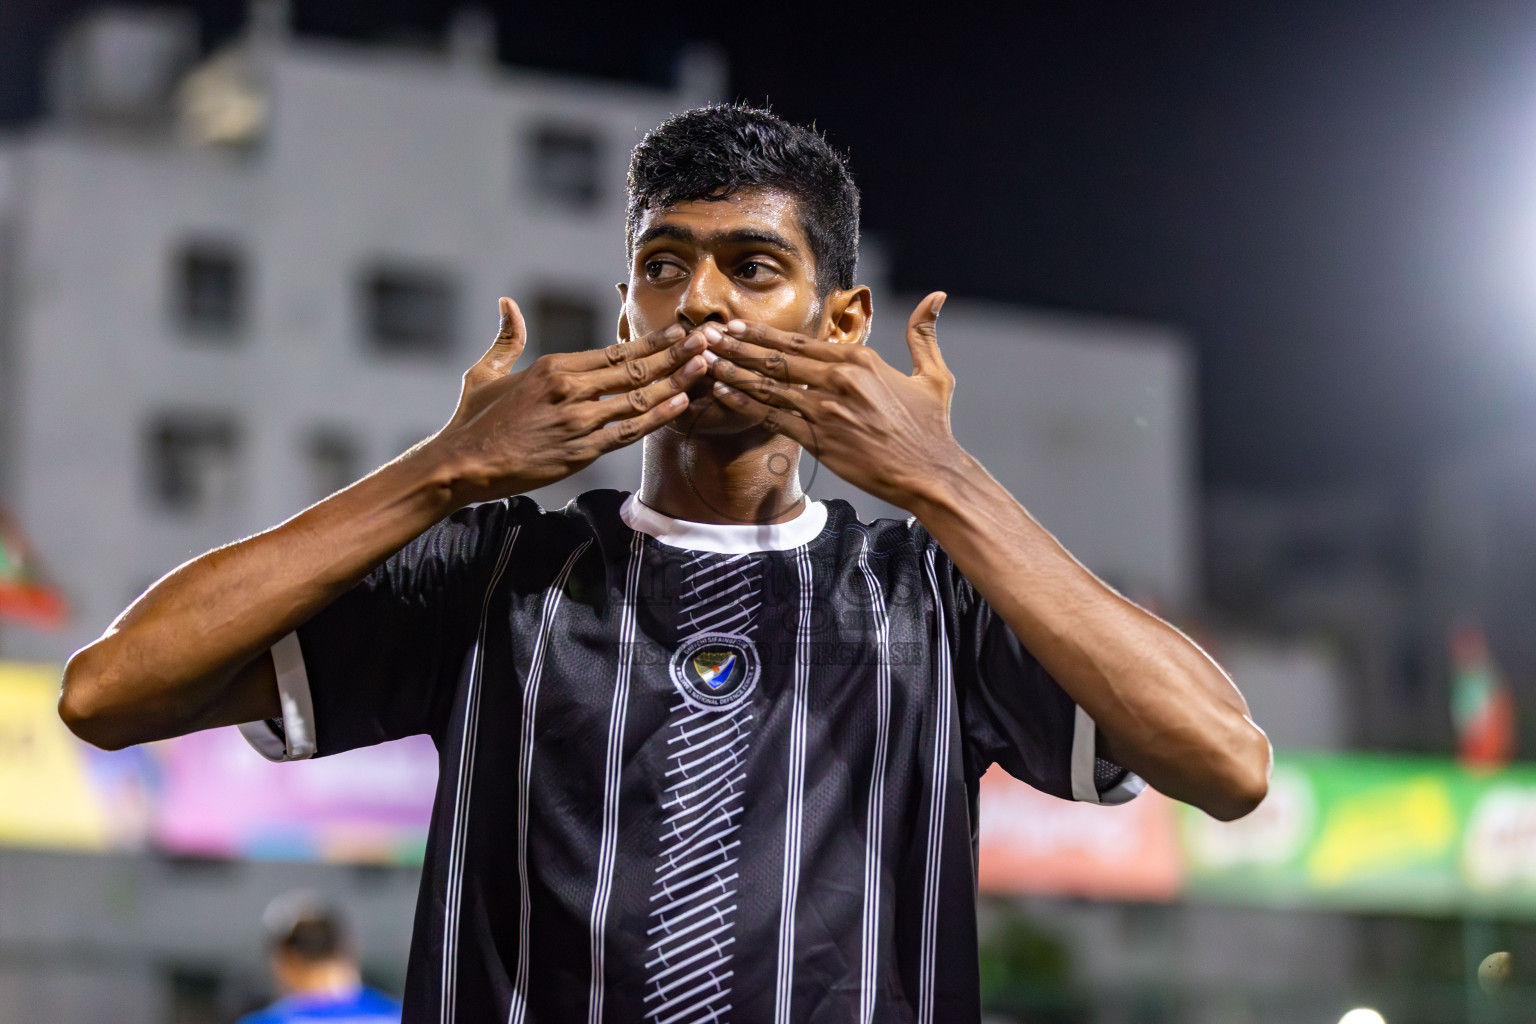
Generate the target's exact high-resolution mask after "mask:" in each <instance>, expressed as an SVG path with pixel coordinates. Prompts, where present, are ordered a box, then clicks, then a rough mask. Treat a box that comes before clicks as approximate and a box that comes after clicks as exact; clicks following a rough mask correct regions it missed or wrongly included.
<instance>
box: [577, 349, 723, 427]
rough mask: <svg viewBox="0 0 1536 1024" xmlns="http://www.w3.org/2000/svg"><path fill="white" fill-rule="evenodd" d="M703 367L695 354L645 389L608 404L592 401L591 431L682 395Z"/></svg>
mask: <svg viewBox="0 0 1536 1024" xmlns="http://www.w3.org/2000/svg"><path fill="white" fill-rule="evenodd" d="M706 369H707V364H706V363H705V362H704V357H703V356H701V355H696V356H694V357H693V358H692V359H690V360H688V361H687V362H686V363H684V364H683V365H682V366H680V367H678V368H677V370H676V371H675V372H674V373H672V374H671V375H670V376H668V377H664V378H662V379H661V380H658V381H652V382H651V383H649V384H647V385H646V386H645V387H642V388H636V389H635V390H633V391H631V392H629V393H628V394H626V395H625V396H624V397H623V398H615V399H613V400H612V401H608V402H594V403H592V404H593V406H594V407H595V409H594V411H593V414H592V425H593V427H594V428H596V427H599V426H601V425H603V424H605V423H611V422H613V421H614V420H620V419H624V418H625V417H633V416H637V415H639V414H641V413H644V412H648V411H649V410H651V409H654V408H655V407H656V406H658V405H661V404H663V403H665V402H666V401H667V399H669V398H671V397H673V396H674V395H679V394H682V393H683V392H684V391H687V390H688V389H689V388H690V387H692V386H693V384H694V382H695V381H697V380H698V379H699V378H701V377H703V376H704V373H705V370H706Z"/></svg>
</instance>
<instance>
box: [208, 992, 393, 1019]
mask: <svg viewBox="0 0 1536 1024" xmlns="http://www.w3.org/2000/svg"><path fill="white" fill-rule="evenodd" d="M310 1021H317V1022H318V1021H326V1022H327V1024H400V1004H399V1003H397V1002H395V1001H394V1000H393V999H391V998H389V996H386V995H385V994H384V993H382V992H380V991H378V990H377V989H371V988H368V987H367V986H364V987H363V988H360V989H358V990H357V992H355V993H353V994H352V995H348V996H342V997H337V996H289V997H288V998H287V999H279V1000H278V1001H277V1002H275V1003H273V1004H272V1005H271V1006H269V1007H267V1008H266V1009H265V1010H257V1011H256V1012H255V1013H250V1014H246V1015H245V1016H244V1017H241V1018H240V1021H239V1024H309V1022H310Z"/></svg>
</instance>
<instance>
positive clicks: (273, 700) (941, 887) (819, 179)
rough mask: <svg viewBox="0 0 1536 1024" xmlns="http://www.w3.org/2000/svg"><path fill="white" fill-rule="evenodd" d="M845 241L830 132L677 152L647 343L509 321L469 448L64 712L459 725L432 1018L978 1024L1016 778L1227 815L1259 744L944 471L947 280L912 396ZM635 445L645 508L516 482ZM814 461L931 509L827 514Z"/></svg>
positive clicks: (443, 785)
mask: <svg viewBox="0 0 1536 1024" xmlns="http://www.w3.org/2000/svg"><path fill="white" fill-rule="evenodd" d="M857 244H858V193H857V191H856V190H855V188H854V185H853V182H852V180H851V178H850V177H849V175H848V172H847V169H846V168H845V166H844V164H843V162H842V160H841V158H840V157H839V156H838V155H837V154H835V153H834V152H833V151H832V150H831V149H830V148H829V147H828V146H827V144H826V143H825V141H824V140H823V139H822V138H821V137H819V136H817V135H815V134H813V133H811V132H809V131H807V130H805V129H803V128H798V127H794V126H791V125H788V124H786V123H784V122H783V121H781V120H779V119H778V118H776V117H774V116H773V115H771V114H768V113H766V112H764V111H760V110H753V109H748V108H743V107H711V108H707V109H702V110H695V111H690V112H688V113H685V114H682V115H680V116H678V117H675V118H673V119H671V120H669V121H667V122H666V123H664V124H662V125H661V126H660V127H658V128H656V129H655V130H654V131H652V132H651V133H650V134H649V135H648V136H647V137H646V138H645V140H644V141H643V142H641V144H640V145H639V146H638V147H637V148H636V150H635V153H634V155H633V158H632V162H631V166H630V176H629V217H628V246H629V255H630V273H629V279H628V281H627V283H626V284H624V285H621V286H620V291H621V293H622V296H623V303H622V308H621V311H620V314H619V328H618V333H619V339H620V343H619V344H616V345H614V346H612V347H610V348H608V349H605V350H603V351H600V352H588V353H582V354H578V355H559V356H545V357H543V358H541V359H539V360H536V361H534V362H533V363H532V364H531V365H529V366H528V367H527V368H526V369H522V370H514V369H513V366H514V364H515V363H516V361H517V358H518V355H519V354H520V353H521V351H522V349H523V346H524V343H525V335H524V327H523V320H522V316H521V314H520V313H519V312H518V309H517V307H516V306H515V305H514V304H513V303H512V302H511V301H510V300H508V299H503V300H502V302H501V312H502V327H501V331H500V334H499V335H498V336H497V339H496V342H495V344H493V345H492V346H491V349H490V351H489V352H488V353H487V354H486V355H485V357H484V358H482V359H481V360H480V362H479V363H477V364H476V365H475V366H474V367H473V368H471V369H470V370H469V372H468V373H467V374H466V375H465V378H464V387H463V393H462V396H461V398H460V402H459V407H458V409H457V411H456V412H455V413H454V415H453V417H452V419H450V420H449V422H448V424H447V425H446V426H445V427H444V428H443V429H442V430H441V431H439V432H438V433H437V434H435V435H433V436H432V437H431V438H429V439H428V440H426V441H424V442H423V443H422V444H421V445H419V446H417V447H416V448H415V449H413V450H412V451H410V452H408V453H406V454H405V455H403V456H401V457H400V458H399V459H397V460H395V461H394V462H393V463H390V464H389V465H387V466H385V467H383V468H382V469H380V470H378V471H376V472H375V473H373V474H372V475H371V476H369V477H367V478H365V479H364V480H361V481H359V482H358V483H357V484H355V485H353V486H352V487H350V488H348V489H347V490H345V491H342V492H341V493H339V494H337V495H335V496H333V497H331V498H329V499H327V500H325V501H323V502H321V503H320V504H318V505H316V506H314V507H313V508H310V509H308V510H306V511H305V512H303V513H301V514H300V515H298V516H296V517H295V518H294V519H292V520H290V521H288V522H287V523H284V524H282V525H281V526H278V527H276V528H274V529H272V530H271V531H268V532H267V533H264V534H261V535H258V536H256V537H252V538H250V539H248V540H244V541H241V542H239V543H237V544H233V545H231V546H229V547H226V548H222V549H219V550H217V551H214V552H211V553H209V554H207V555H204V556H203V557H201V558H199V559H195V560H194V561H192V562H189V563H188V564H186V565H184V566H182V567H181V568H180V569H177V570H176V571H175V572H173V573H172V574H171V575H169V576H167V577H166V578H165V579H164V580H162V581H160V582H159V583H157V584H156V585H155V586H154V587H153V588H151V589H150V590H149V591H148V592H147V593H146V594H145V595H144V596H143V597H141V598H140V599H139V600H138V601H137V602H135V603H134V605H133V606H132V607H130V608H129V609H128V610H127V611H126V612H124V613H123V615H122V616H121V617H120V618H119V619H118V621H117V622H116V623H114V624H113V625H112V627H111V628H110V629H109V630H108V631H107V633H106V634H105V635H104V636H103V637H102V638H101V639H100V640H98V641H97V642H96V643H94V644H92V645H91V646H89V647H87V648H85V649H83V650H82V651H80V652H79V653H78V654H76V655H75V656H74V658H72V659H71V661H70V664H69V667H68V670H67V672H66V675H65V684H64V693H63V698H62V703H61V710H62V713H63V715H64V717H65V720H66V721H67V722H69V724H70V725H71V727H72V728H74V729H75V731H76V732H77V733H79V734H80V735H81V736H83V737H85V738H86V739H89V740H91V741H92V742H96V743H99V744H102V745H106V746H120V745H123V744H128V743H137V742H141V741H144V740H148V739H153V738H156V737H161V736H170V735H175V734H178V733H182V732H186V731H189V730H193V729H201V728H208V727H210V726H216V725H225V724H235V723H247V724H245V725H244V726H243V727H244V728H245V729H246V732H247V735H248V736H250V737H251V738H252V740H253V742H255V743H256V744H257V745H258V746H259V747H261V748H262V749H263V750H264V751H265V752H267V753H268V754H269V755H270V756H273V757H275V758H289V759H292V758H303V757H309V756H312V755H315V754H329V753H334V752H337V751H342V750H347V749H349V748H352V747H356V746H360V745H362V744H367V743H376V742H379V741H381V740H387V739H391V738H394V737H397V736H403V735H406V734H409V733H421V732H424V733H428V734H430V735H431V736H432V737H433V738H434V739H435V740H436V742H437V745H438V749H439V750H440V751H441V774H440V781H439V788H438V800H437V807H436V811H435V813H434V815H433V821H432V827H431V835H430V840H429V846H428V853H427V862H426V869H425V873H424V877H423V881H422V894H421V900H420V902H419V905H418V909H417V917H416V926H415V927H416V930H415V935H414V941H413V947H412V960H411V964H410V968H409V979H408V984H407V990H406V1014H405V1019H406V1020H407V1021H429V1020H430V1021H438V1022H443V1024H448V1022H453V1021H464V1022H466V1024H467V1022H471V1021H474V1022H479V1021H488V1020H503V1019H505V1020H509V1021H511V1022H514V1024H517V1022H523V1021H529V1022H531V1021H543V1022H549V1021H586V1022H588V1024H601V1022H604V1021H608V1022H631V1021H634V1022H638V1021H650V1022H657V1024H684V1022H692V1021H715V1022H723V1021H739V1022H758V1021H762V1022H773V1024H788V1022H792V1021H812V1020H815V1021H859V1022H868V1021H881V1022H887V1021H909V1020H910V1021H921V1022H923V1024H928V1022H932V1021H942V1022H952V1021H966V1020H970V1021H975V1020H977V1019H978V1017H979V1009H978V1005H977V976H976V975H977V971H976V968H977V962H976V930H975V871H974V859H973V857H974V847H973V841H974V837H975V830H976V815H975V808H976V792H977V780H978V779H979V778H980V776H981V775H982V773H983V772H984V771H985V770H986V769H987V767H988V766H989V765H991V764H992V763H994V762H997V763H1000V764H1001V765H1002V766H1003V767H1004V768H1006V769H1007V770H1008V771H1010V772H1012V773H1013V774H1015V775H1016V776H1018V777H1020V778H1022V779H1024V780H1026V781H1028V782H1030V783H1033V784H1034V785H1036V786H1038V787H1040V788H1041V789H1043V790H1045V791H1047V792H1050V793H1054V794H1056V795H1057V796H1061V797H1066V798H1074V799H1079V800H1087V801H1090V802H1098V803H1114V802H1119V801H1121V800H1123V799H1127V798H1129V797H1130V796H1131V795H1134V793H1135V792H1136V791H1138V790H1139V789H1140V788H1141V786H1142V784H1143V783H1142V782H1141V780H1142V779H1145V780H1147V782H1150V783H1151V784H1153V785H1155V786H1157V787H1158V788H1159V789H1161V790H1163V791H1164V792H1166V793H1168V794H1170V795H1172V796H1175V797H1177V798H1179V799H1182V800H1187V801H1189V802H1191V803H1193V804H1196V805H1198V806H1200V807H1203V808H1205V809H1206V810H1207V811H1209V812H1210V813H1212V814H1214V815H1216V816H1218V817H1222V818H1232V817H1236V816H1238V815H1241V814H1244V813H1246V812H1247V811H1248V810H1250V809H1251V808H1253V807H1254V806H1255V805H1256V804H1257V803H1258V801H1259V800H1260V799H1261V798H1262V796H1263V794H1264V792H1265V789H1266V786H1267V771H1268V763H1269V748H1268V744H1267V742H1266V740H1265V738H1264V736H1263V734H1262V733H1261V732H1260V731H1259V730H1258V729H1257V728H1256V727H1255V726H1254V725H1253V724H1252V722H1251V721H1249V719H1248V717H1247V712H1246V706H1245V705H1244V703H1243V700H1242V698H1241V697H1240V696H1239V695H1238V693H1237V691H1236V689H1235V688H1234V687H1233V686H1232V683H1231V681H1230V680H1229V679H1228V678H1227V677H1226V676H1225V675H1224V674H1223V673H1222V671H1221V670H1220V669H1219V668H1218V667H1217V666H1216V665H1215V664H1214V663H1213V662H1212V661H1211V660H1210V659H1209V658H1207V657H1206V656H1205V655H1204V654H1203V653H1202V652H1201V651H1200V650H1199V649H1198V648H1196V647H1195V646H1194V645H1193V644H1192V643H1190V642H1189V641H1188V640H1187V639H1186V638H1185V637H1184V636H1182V635H1181V634H1180V633H1179V632H1177V631H1176V630H1174V629H1172V628H1171V627H1169V626H1167V625H1166V624H1164V623H1162V622H1160V621H1159V620H1158V619H1156V618H1154V617H1153V616H1151V615H1149V614H1147V613H1146V612H1145V611H1143V610H1142V609H1140V608H1138V607H1136V606H1135V605H1133V604H1131V603H1130V602H1128V601H1126V600H1124V599H1123V598H1122V597H1120V596H1119V595H1118V594H1116V593H1115V592H1114V591H1112V590H1110V589H1109V588H1107V587H1106V586H1104V585H1103V584H1102V583H1100V582H1099V581H1098V580H1097V579H1095V578H1094V577H1093V576H1092V575H1091V574H1090V573H1088V572H1087V571H1086V570H1085V569H1084V568H1083V567H1082V566H1081V565H1079V564H1078V563H1077V562H1076V561H1075V560H1073V558H1072V557H1071V556H1070V555H1069V554H1068V553H1067V552H1066V551H1064V550H1063V549H1062V548H1061V547H1060V545H1058V544H1057V543H1056V541H1055V540H1054V539H1053V538H1052V537H1051V536H1050V535H1049V534H1048V533H1046V532H1045V531H1044V530H1043V529H1042V528H1041V527H1040V526H1038V525H1037V524H1036V523H1035V522H1034V520H1032V519H1031V518H1030V516H1029V514H1028V513H1027V512H1025V510H1024V509H1023V508H1022V507H1020V505H1019V504H1018V502H1016V501H1015V500H1014V499H1013V498H1012V497H1011V496H1010V495H1009V494H1008V493H1007V492H1006V491H1005V490H1004V489H1003V488H1002V487H1001V486H999V485H998V484H997V482H996V481H995V480H993V479H992V478H991V477H990V476H989V475H988V474H987V472H986V471H985V469H983V468H982V467H981V466H980V465H978V464H977V463H976V462H975V460H974V459H972V458H971V457H970V456H969V455H967V454H966V452H965V451H964V450H963V449H962V448H961V447H960V446H959V445H958V444H957V443H956V441H955V439H954V437H953V436H952V435H951V433H950V430H949V416H948V409H949V401H950V394H951V391H952V390H953V386H954V381H953V379H952V378H951V376H950V375H949V373H948V371H947V370H946V369H945V367H944V362H943V359H942V357H941V356H940V354H939V348H938V344H937V341H936V336H935V331H934V323H935V320H936V318H937V316H938V312H939V307H940V306H941V305H942V304H943V301H944V296H943V294H942V293H934V294H933V295H930V296H929V297H928V298H926V299H924V300H923V302H922V304H921V305H919V307H918V309H917V311H916V312H915V313H914V314H913V315H912V318H911V320H910V322H909V324H908V328H907V341H908V345H909V346H910V348H911V351H912V357H913V361H914V363H915V371H914V373H912V374H911V375H908V374H905V373H901V372H899V371H897V370H895V369H893V368H892V367H891V366H889V365H888V364H886V363H885V362H884V361H882V360H881V359H880V358H879V357H878V356H876V355H875V353H874V352H873V351H871V350H870V349H868V348H865V347H864V341H865V339H866V337H867V335H868V332H869V325H870V294H869V291H868V289H866V288H863V287H860V286H857V285H855V284H854V266H855V262H856V259H857ZM606 396H617V397H606ZM642 437H643V438H644V439H645V470H644V476H643V479H642V482H641V486H640V490H639V492H638V493H637V494H634V495H626V494H622V493H618V492H611V491H596V492H591V493H588V494H585V495H582V496H581V497H580V498H578V499H576V500H575V501H574V502H572V503H571V504H570V505H568V506H566V507H565V508H564V509H561V510H559V511H553V512H550V511H544V510H541V509H540V508H538V507H537V506H536V505H535V504H534V503H533V502H532V501H530V500H528V499H526V498H521V497H509V496H513V495H518V494H520V493H522V492H525V491H528V490H531V489H533V488H535V487H538V486H541V485H544V484H547V483H550V482H552V481H554V480H558V479H561V478H562V477H564V476H566V475H568V474H569V473H571V472H573V471H575V470H576V469H579V468H580V467H582V466H584V465H586V464H588V463H589V462H591V461H592V460H593V459H595V458H596V457H597V456H598V455H600V454H601V453H602V452H605V451H608V450H611V449H613V448H616V447H619V446H621V445H624V444H628V443H631V442H633V441H636V440H638V439H640V438H642ZM802 446H808V447H813V449H814V451H815V453H816V454H817V456H818V457H819V458H820V459H821V460H822V461H823V462H824V463H825V464H826V465H827V466H828V467H830V468H831V469H832V470H834V471H836V472H837V473H838V474H840V475H841V476H843V477H845V478H846V479H848V480H849V481H851V482H853V483H854V484H856V485H858V486H859V487H861V488H863V489H864V490H866V491H869V492H870V493H872V494H875V495H878V496H879V497H881V498H884V499H886V500H887V501H890V502H892V503H893V504H896V505H898V506H901V507H903V508H906V509H909V510H910V511H911V512H913V513H914V518H912V519H908V520H906V521H904V522H900V521H892V520H882V521H879V522H876V523H873V524H864V523H861V522H859V520H858V519H857V517H856V516H855V514H854V511H853V509H852V508H851V507H850V506H848V505H847V504H846V503H843V502H838V501H830V502H825V503H822V502H816V501H812V500H810V499H809V498H807V497H806V496H805V495H803V494H801V493H800V489H799V483H798V479H797V473H796V466H797V459H798V456H799V452H800V449H801V447H802ZM477 503H478V504H477ZM445 516H446V517H447V518H446V519H445V518H444V517H445ZM250 723H254V724H250ZM1122 766H1123V767H1122ZM1132 773H1134V774H1132Z"/></svg>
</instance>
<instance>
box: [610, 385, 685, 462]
mask: <svg viewBox="0 0 1536 1024" xmlns="http://www.w3.org/2000/svg"><path fill="white" fill-rule="evenodd" d="M605 404H610V405H612V404H615V403H611V402H610V403H605ZM686 408H688V396H687V395H673V396H672V397H671V398H669V399H667V400H666V401H665V402H662V403H661V404H660V405H658V406H656V407H655V408H652V409H647V410H646V411H645V412H643V413H641V414H640V415H638V416H629V417H626V418H624V419H619V420H614V421H613V422H612V423H609V424H607V425H605V426H601V427H599V428H597V429H596V430H594V431H592V433H590V434H588V435H587V443H588V444H589V445H590V446H591V448H590V451H591V453H592V457H593V458H597V456H599V455H602V454H603V453H604V452H611V451H613V450H614V449H616V448H623V447H624V446H626V445H631V444H634V443H635V442H636V441H638V440H640V439H641V438H642V437H644V436H645V435H646V434H649V433H650V432H651V431H653V430H655V429H656V428H657V427H661V426H665V425H666V424H667V423H670V422H671V421H672V420H675V419H677V417H679V416H681V415H682V414H683V410H684V409H686Z"/></svg>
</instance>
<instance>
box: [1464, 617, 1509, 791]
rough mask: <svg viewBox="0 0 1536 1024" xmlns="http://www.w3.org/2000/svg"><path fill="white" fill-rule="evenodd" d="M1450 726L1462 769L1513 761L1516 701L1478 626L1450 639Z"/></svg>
mask: <svg viewBox="0 0 1536 1024" xmlns="http://www.w3.org/2000/svg"><path fill="white" fill-rule="evenodd" d="M1451 720H1452V721H1453V722H1454V723H1455V726H1456V747H1457V754H1458V756H1459V757H1460V758H1461V762H1462V763H1463V764H1468V765H1485V766H1499V765H1504V764H1508V763H1509V761H1510V760H1511V759H1512V758H1513V757H1514V756H1515V699H1514V697H1513V696H1512V695H1511V694H1510V692H1509V686H1508V685H1507V684H1506V683H1505V682H1504V676H1503V674H1502V673H1501V672H1499V666H1498V665H1497V664H1495V663H1494V660H1493V655H1492V653H1490V652H1489V650H1488V640H1487V638H1486V637H1484V636H1483V631H1482V630H1481V629H1480V628H1478V627H1476V626H1464V627H1462V628H1461V629H1458V630H1457V631H1456V632H1455V633H1454V634H1453V635H1452V637H1451Z"/></svg>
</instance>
